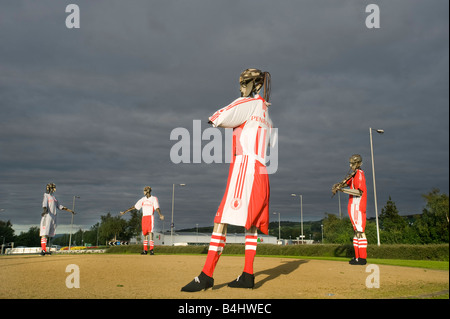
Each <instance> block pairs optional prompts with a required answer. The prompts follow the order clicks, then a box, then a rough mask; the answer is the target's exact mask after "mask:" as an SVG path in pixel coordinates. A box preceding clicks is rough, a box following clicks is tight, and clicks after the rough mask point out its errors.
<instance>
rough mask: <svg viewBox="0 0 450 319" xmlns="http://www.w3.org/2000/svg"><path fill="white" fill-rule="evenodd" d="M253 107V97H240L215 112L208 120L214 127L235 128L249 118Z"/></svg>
mask: <svg viewBox="0 0 450 319" xmlns="http://www.w3.org/2000/svg"><path fill="white" fill-rule="evenodd" d="M253 108H254V99H252V98H242V97H241V98H238V99H236V100H235V101H234V102H233V103H231V104H229V105H228V106H226V107H224V108H221V109H220V110H218V111H217V112H215V113H214V114H213V115H212V116H211V117H209V120H210V121H211V122H212V125H213V126H214V127H224V128H235V127H238V126H239V125H241V124H243V123H245V122H246V121H247V120H248V119H249V117H250V115H251V114H252V112H253Z"/></svg>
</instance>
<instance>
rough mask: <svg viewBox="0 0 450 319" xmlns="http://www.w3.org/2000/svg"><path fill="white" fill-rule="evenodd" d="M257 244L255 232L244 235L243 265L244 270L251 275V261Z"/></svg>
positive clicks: (253, 258)
mask: <svg viewBox="0 0 450 319" xmlns="http://www.w3.org/2000/svg"><path fill="white" fill-rule="evenodd" d="M257 245H258V235H257V234H246V235H245V265H244V272H246V273H248V274H251V275H253V262H254V260H255V256H256V246H257Z"/></svg>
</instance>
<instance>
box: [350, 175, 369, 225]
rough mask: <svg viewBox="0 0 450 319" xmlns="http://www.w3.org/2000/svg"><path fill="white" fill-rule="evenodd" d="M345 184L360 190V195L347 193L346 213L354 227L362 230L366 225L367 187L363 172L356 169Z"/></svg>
mask: <svg viewBox="0 0 450 319" xmlns="http://www.w3.org/2000/svg"><path fill="white" fill-rule="evenodd" d="M347 185H348V186H349V187H350V188H351V189H359V190H360V191H362V195H361V196H353V195H349V201H348V214H349V216H350V219H351V221H352V224H353V226H354V228H355V229H356V230H357V231H360V232H363V231H364V229H365V225H366V207H367V188H366V178H365V176H364V172H363V171H362V170H360V169H358V170H357V171H356V174H355V176H353V178H351V179H350V180H349V181H348V182H347Z"/></svg>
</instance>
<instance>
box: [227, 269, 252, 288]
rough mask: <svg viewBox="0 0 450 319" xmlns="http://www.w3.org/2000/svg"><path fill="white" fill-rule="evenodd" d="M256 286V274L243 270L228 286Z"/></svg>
mask: <svg viewBox="0 0 450 319" xmlns="http://www.w3.org/2000/svg"><path fill="white" fill-rule="evenodd" d="M254 286H255V275H252V274H249V273H247V272H243V273H242V275H240V276H238V277H237V279H236V280H234V281H232V282H230V283H229V284H228V287H231V288H253V287H254Z"/></svg>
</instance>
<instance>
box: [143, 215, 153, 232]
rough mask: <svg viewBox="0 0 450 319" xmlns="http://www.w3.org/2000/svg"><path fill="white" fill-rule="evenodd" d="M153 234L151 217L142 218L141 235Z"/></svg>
mask: <svg viewBox="0 0 450 319" xmlns="http://www.w3.org/2000/svg"><path fill="white" fill-rule="evenodd" d="M152 232H153V215H148V216H142V235H144V236H146V235H148V234H149V233H152Z"/></svg>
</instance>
